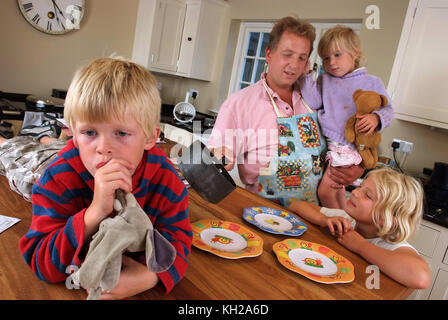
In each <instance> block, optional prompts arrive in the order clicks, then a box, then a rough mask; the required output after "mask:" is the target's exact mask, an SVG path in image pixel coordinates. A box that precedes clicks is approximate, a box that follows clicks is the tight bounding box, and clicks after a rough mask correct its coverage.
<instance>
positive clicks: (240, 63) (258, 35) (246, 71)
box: [228, 21, 361, 95]
mask: <svg viewBox="0 0 448 320" xmlns="http://www.w3.org/2000/svg"><path fill="white" fill-rule="evenodd" d="M311 24H312V25H313V26H314V27H315V28H316V40H315V41H314V45H313V47H314V49H313V52H312V53H311V56H310V65H311V66H313V69H314V70H316V73H315V77H316V78H317V75H318V74H319V73H320V72H322V60H321V59H320V57H319V55H318V54H317V45H318V43H319V40H320V38H321V36H322V35H323V34H324V32H325V31H326V30H327V29H329V28H332V27H334V26H336V25H338V24H343V25H346V26H348V27H350V28H352V29H353V30H355V32H356V33H357V34H358V35H359V31H360V29H361V21H360V22H359V23H311ZM273 26H274V23H272V22H269V23H261V22H242V23H241V26H240V31H239V36H238V42H237V46H236V51H235V60H234V64H233V69H232V77H231V80H230V85H229V93H228V95H230V94H232V93H234V92H235V91H238V90H240V89H243V88H245V87H247V86H250V85H251V84H253V83H255V82H257V81H258V80H260V76H261V74H262V73H263V72H264V71H265V67H267V66H266V57H265V49H266V46H267V44H268V42H269V34H270V32H271V30H272V27H273Z"/></svg>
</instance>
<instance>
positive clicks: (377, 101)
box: [353, 89, 387, 114]
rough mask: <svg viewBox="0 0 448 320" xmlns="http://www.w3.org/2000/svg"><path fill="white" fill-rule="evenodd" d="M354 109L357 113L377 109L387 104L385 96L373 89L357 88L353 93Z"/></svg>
mask: <svg viewBox="0 0 448 320" xmlns="http://www.w3.org/2000/svg"><path fill="white" fill-rule="evenodd" d="M353 101H355V105H356V109H357V110H358V112H359V113H362V114H366V113H371V112H372V111H375V110H378V109H379V108H380V107H383V106H385V105H386V104H387V98H386V97H385V96H384V95H382V94H379V93H377V92H375V91H364V90H362V89H358V90H356V91H355V92H354V93H353Z"/></svg>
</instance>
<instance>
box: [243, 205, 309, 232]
mask: <svg viewBox="0 0 448 320" xmlns="http://www.w3.org/2000/svg"><path fill="white" fill-rule="evenodd" d="M243 218H244V219H245V220H246V221H247V222H249V223H252V224H253V225H255V226H257V227H258V228H260V229H261V230H264V231H266V232H270V233H275V234H282V235H285V236H293V237H294V236H300V235H301V234H303V233H304V232H305V231H306V229H307V227H306V225H305V224H304V223H303V222H302V221H300V220H299V219H298V218H297V217H296V216H295V215H293V214H291V213H288V212H286V211H281V210H277V209H273V208H268V207H250V208H245V209H244V211H243Z"/></svg>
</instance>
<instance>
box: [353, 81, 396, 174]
mask: <svg viewBox="0 0 448 320" xmlns="http://www.w3.org/2000/svg"><path fill="white" fill-rule="evenodd" d="M353 101H354V102H355V105H356V112H355V113H354V114H353V116H351V117H350V118H349V119H348V120H347V123H346V125H345V138H346V139H347V141H348V142H350V143H354V144H355V146H356V149H357V150H358V152H359V154H360V155H361V158H362V165H363V166H364V168H365V169H371V168H375V167H376V164H377V162H378V153H377V151H376V147H377V146H378V145H379V144H380V142H381V134H380V133H379V132H378V131H376V130H375V131H373V132H372V133H371V134H369V135H366V134H364V133H359V132H356V130H355V125H356V123H357V121H358V119H357V118H356V116H359V115H364V114H369V113H372V112H373V111H375V110H378V109H379V108H381V107H383V106H385V105H386V104H387V103H388V101H387V98H386V97H385V96H384V95H381V94H379V93H377V92H375V91H364V90H362V89H358V90H356V91H355V92H354V93H353Z"/></svg>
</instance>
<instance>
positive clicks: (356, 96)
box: [353, 89, 363, 101]
mask: <svg viewBox="0 0 448 320" xmlns="http://www.w3.org/2000/svg"><path fill="white" fill-rule="evenodd" d="M362 92H363V90H362V89H358V90H356V91H355V92H353V100H355V101H356V99H358V97H359V96H360V95H361V94H362Z"/></svg>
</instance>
